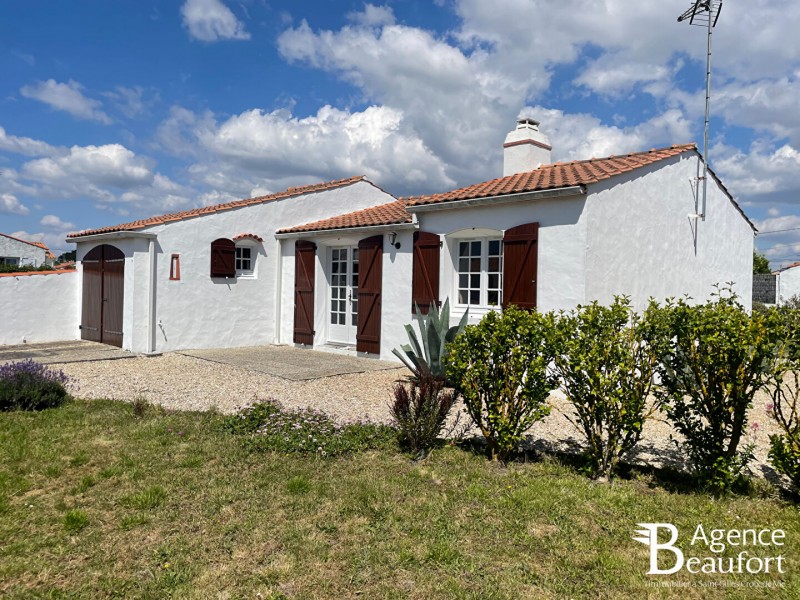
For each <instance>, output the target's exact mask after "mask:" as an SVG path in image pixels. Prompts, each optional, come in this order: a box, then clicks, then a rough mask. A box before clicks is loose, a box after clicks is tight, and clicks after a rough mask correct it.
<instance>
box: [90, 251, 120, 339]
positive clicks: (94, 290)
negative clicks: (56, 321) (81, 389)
mask: <svg viewBox="0 0 800 600" xmlns="http://www.w3.org/2000/svg"><path fill="white" fill-rule="evenodd" d="M81 262H82V265H83V310H82V313H81V339H83V340H90V341H92V342H101V343H103V344H109V345H111V346H119V347H120V348H121V347H122V300H123V292H124V290H125V255H124V254H123V253H122V251H121V250H120V249H119V248H115V247H114V246H109V245H108V244H103V245H102V246H97V247H96V248H92V249H91V250H90V251H89V252H88V253H87V254H86V256H85V257H84V258H83V261H81Z"/></svg>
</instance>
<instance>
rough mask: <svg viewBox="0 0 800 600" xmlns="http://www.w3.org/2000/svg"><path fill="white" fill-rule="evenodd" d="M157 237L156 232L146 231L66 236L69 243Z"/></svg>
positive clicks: (151, 238)
mask: <svg viewBox="0 0 800 600" xmlns="http://www.w3.org/2000/svg"><path fill="white" fill-rule="evenodd" d="M157 237H158V236H157V235H156V234H155V233H148V232H146V231H106V232H103V233H90V234H88V235H76V236H74V237H68V238H66V241H67V242H69V243H76V242H94V241H102V240H124V239H130V238H140V239H147V240H154V239H156V238H157Z"/></svg>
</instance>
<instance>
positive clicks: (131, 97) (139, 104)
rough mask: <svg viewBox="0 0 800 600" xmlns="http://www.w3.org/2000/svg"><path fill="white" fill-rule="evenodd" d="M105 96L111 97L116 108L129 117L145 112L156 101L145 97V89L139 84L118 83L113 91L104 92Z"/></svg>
mask: <svg viewBox="0 0 800 600" xmlns="http://www.w3.org/2000/svg"><path fill="white" fill-rule="evenodd" d="M103 96H105V97H107V98H110V99H111V101H112V102H113V103H114V105H115V107H116V109H117V110H118V111H119V112H120V113H122V114H123V115H124V116H125V117H127V118H129V119H133V118H135V117H138V116H139V115H140V114H142V113H144V112H145V111H146V110H147V109H148V107H149V106H150V105H152V103H153V101H154V100H153V99H152V98H151V99H146V98H145V90H144V88H142V87H141V86H139V85H135V86H133V87H125V86H122V85H118V86H116V87H115V88H114V90H113V91H109V92H103ZM156 97H157V95H156Z"/></svg>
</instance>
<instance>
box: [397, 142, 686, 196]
mask: <svg viewBox="0 0 800 600" xmlns="http://www.w3.org/2000/svg"><path fill="white" fill-rule="evenodd" d="M696 149H697V146H696V145H695V144H684V145H682V146H670V147H669V148H661V149H658V150H656V149H654V150H648V151H647V152H633V153H631V154H620V155H617V156H609V157H606V158H591V159H589V160H576V161H572V162H568V163H554V164H551V165H542V166H541V167H539V168H538V169H534V170H533V171H526V172H524V173H517V174H515V175H508V176H506V177H500V178H499V179H492V180H491V181H484V182H482V183H476V184H475V185H470V186H467V187H465V188H461V189H458V190H453V191H451V192H444V193H442V194H432V195H429V196H415V197H412V198H408V199H407V200H408V206H409V207H414V206H422V205H427V204H439V203H442V202H453V201H456V200H472V199H475V198H489V197H492V196H505V195H507V194H519V193H524V192H535V191H541V190H555V189H558V188H563V187H571V186H576V185H588V184H590V183H597V182H598V181H602V180H604V179H608V178H610V177H613V176H614V175H621V174H622V173H628V172H630V171H634V170H636V169H639V168H641V167H645V166H647V165H651V164H653V163H656V162H658V161H660V160H664V159H666V158H672V157H674V156H678V155H679V154H682V153H684V152H688V151H691V150H696Z"/></svg>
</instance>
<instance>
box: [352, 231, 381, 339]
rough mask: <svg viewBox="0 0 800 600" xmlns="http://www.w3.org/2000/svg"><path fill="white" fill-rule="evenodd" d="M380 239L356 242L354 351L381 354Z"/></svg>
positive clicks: (378, 236) (378, 237)
mask: <svg viewBox="0 0 800 600" xmlns="http://www.w3.org/2000/svg"><path fill="white" fill-rule="evenodd" d="M382 285H383V236H382V235H376V236H373V237H370V238H366V239H363V240H361V241H360V242H358V327H357V329H356V350H357V351H358V352H369V353H371V354H380V353H381V289H382Z"/></svg>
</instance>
